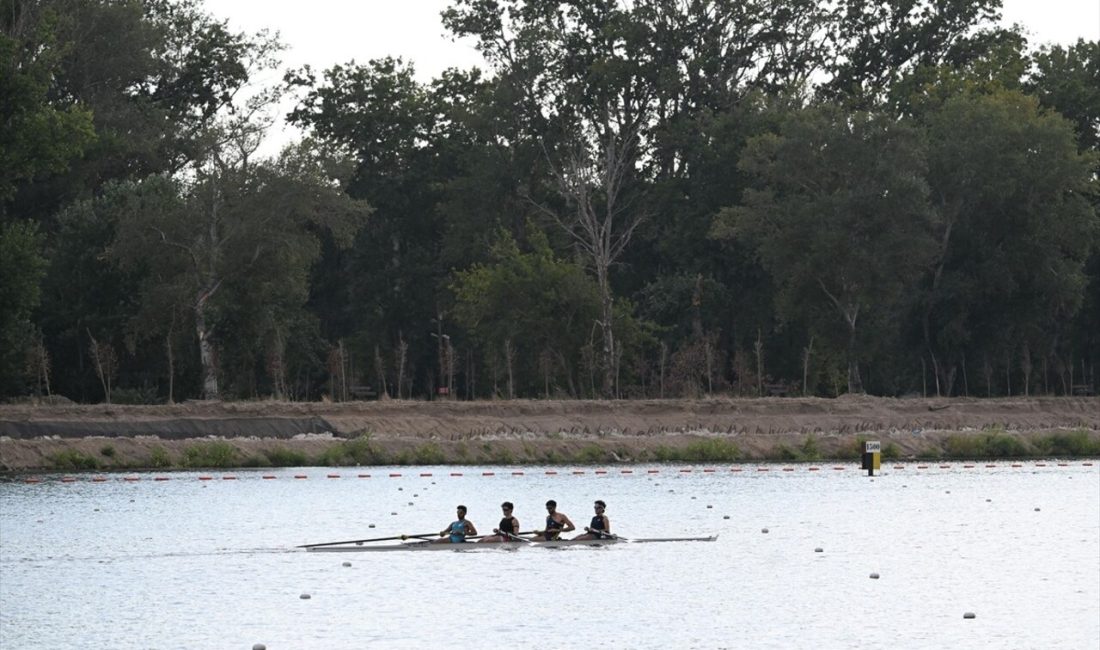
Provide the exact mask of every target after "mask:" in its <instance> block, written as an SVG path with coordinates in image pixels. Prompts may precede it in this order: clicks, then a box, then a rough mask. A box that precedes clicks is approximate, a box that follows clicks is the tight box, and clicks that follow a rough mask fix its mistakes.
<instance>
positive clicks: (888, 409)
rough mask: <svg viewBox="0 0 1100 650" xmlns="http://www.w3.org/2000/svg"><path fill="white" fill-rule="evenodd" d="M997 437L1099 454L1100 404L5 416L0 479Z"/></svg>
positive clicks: (769, 403)
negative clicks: (195, 467) (153, 468)
mask: <svg viewBox="0 0 1100 650" xmlns="http://www.w3.org/2000/svg"><path fill="white" fill-rule="evenodd" d="M990 430H997V431H1002V430H1003V431H1004V432H1005V434H1006V435H1007V436H1009V437H1015V438H1018V439H1019V440H1021V441H1023V443H1024V444H1025V447H1027V448H1028V449H1031V448H1038V447H1033V446H1029V442H1032V441H1036V440H1038V438H1039V437H1041V436H1043V435H1047V434H1049V433H1050V432H1057V431H1069V430H1083V431H1084V432H1085V435H1086V436H1087V437H1088V439H1089V440H1091V441H1093V442H1095V441H1097V440H1100V398H1096V397H1081V398H1052V397H1040V398H1011V399H991V400H986V399H892V398H874V397H863V396H859V397H850V396H846V397H842V398H839V399H817V398H765V399H706V400H644V401H529V400H515V401H486V402H450V401H438V402H409V401H382V402H353V403H340V404H335V403H286V402H235V403H219V402H213V403H207V402H188V403H184V404H177V405H170V406H106V405H72V404H70V405H50V406H47V405H5V406H0V469H2V470H7V471H20V470H29V469H42V468H51V467H58V468H60V467H62V466H61V465H60V464H59V463H58V458H59V454H65V453H69V456H68V457H69V458H70V459H72V458H74V457H76V458H79V457H80V456H73V453H78V454H81V455H83V457H87V458H93V459H95V461H96V464H97V465H98V466H99V467H101V468H107V469H110V468H112V467H117V468H124V467H140V466H147V465H148V464H149V463H150V462H151V461H155V462H153V464H154V465H164V463H165V462H167V463H168V464H169V465H173V466H178V465H182V464H185V462H188V461H187V459H186V454H187V451H188V449H189V448H193V447H194V446H195V445H196V444H197V443H199V442H200V441H209V440H210V439H211V438H213V439H217V440H224V441H225V442H226V443H227V444H229V445H231V446H232V447H233V449H234V450H235V452H234V454H235V456H234V458H235V460H236V462H239V463H245V464H247V463H249V462H252V463H259V464H264V463H266V462H272V461H271V458H272V454H275V455H278V454H280V453H281V454H283V456H282V457H283V458H286V457H288V456H287V454H288V453H289V454H291V455H290V456H289V457H290V458H291V460H294V459H296V458H306V459H307V460H314V459H317V458H319V457H321V456H322V455H324V454H325V453H326V451H328V452H329V456H328V459H329V460H332V461H335V460H337V459H339V458H340V455H339V454H335V455H333V454H332V453H331V450H332V448H333V447H334V446H339V445H346V444H347V441H348V440H351V439H357V438H361V437H363V436H367V437H368V440H369V449H366V448H363V449H360V450H359V451H364V449H365V451H366V453H367V462H417V463H421V462H423V463H483V462H498V463H511V462H517V463H524V462H530V463H541V462H586V461H587V462H615V461H631V460H635V461H646V460H660V459H671V458H672V457H674V456H676V453H677V450H679V451H680V452H683V453H682V454H681V457H682V458H684V459H687V460H690V459H692V458H693V454H694V455H695V456H697V457H698V459H699V460H705V459H706V458H705V456H706V455H707V454H708V453H709V454H711V455H717V456H719V457H721V456H725V455H728V454H729V453H730V449H733V448H735V449H736V450H737V456H738V457H739V458H744V459H762V458H784V457H795V456H797V455H799V454H801V455H804V456H810V455H818V456H820V457H848V456H851V455H853V454H854V450H855V448H856V441H857V439H858V438H864V439H866V438H875V439H880V440H882V442H883V445H884V446H889V445H892V446H893V447H892V448H893V451H894V453H896V454H897V455H899V456H900V457H907V456H918V455H924V456H935V455H938V454H939V453H942V452H943V450H944V446H945V444H946V443H947V441H948V440H949V439H950V438H956V439H957V438H958V437H959V436H968V435H974V434H981V433H983V432H988V431H990ZM708 444H709V445H711V446H710V447H709V448H708V447H706V445H708ZM701 445H702V446H701ZM708 449H709V451H708ZM265 459H267V460H265ZM193 460H194V459H193V458H192V459H191V462H193ZM354 460H355V461H356V462H358V461H360V460H362V458H359V457H356V458H355V459H354ZM275 462H277V461H275Z"/></svg>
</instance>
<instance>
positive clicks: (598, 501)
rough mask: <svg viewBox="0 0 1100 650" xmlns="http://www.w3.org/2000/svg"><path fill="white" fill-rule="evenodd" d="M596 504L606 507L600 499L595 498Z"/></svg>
mask: <svg viewBox="0 0 1100 650" xmlns="http://www.w3.org/2000/svg"><path fill="white" fill-rule="evenodd" d="M596 505H598V506H599V507H601V508H606V507H607V504H606V503H604V502H603V500H602V499H596Z"/></svg>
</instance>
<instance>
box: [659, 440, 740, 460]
mask: <svg viewBox="0 0 1100 650" xmlns="http://www.w3.org/2000/svg"><path fill="white" fill-rule="evenodd" d="M653 456H654V460H657V461H660V462H673V461H687V462H705V461H712V462H728V461H736V460H740V458H741V449H740V448H738V446H737V445H736V444H735V443H733V442H730V441H728V440H725V439H723V438H708V439H706V440H696V441H693V442H690V443H688V444H687V445H684V446H683V447H667V446H664V445H661V446H658V447H657V448H656V449H654V452H653Z"/></svg>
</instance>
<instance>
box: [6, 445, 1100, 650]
mask: <svg viewBox="0 0 1100 650" xmlns="http://www.w3.org/2000/svg"><path fill="white" fill-rule="evenodd" d="M990 465H991V466H987V464H986V463H971V464H963V463H946V464H941V463H934V464H930V465H917V464H915V463H906V464H904V465H897V466H895V465H888V466H885V467H884V468H883V469H882V471H881V473H880V474H879V475H877V476H875V477H874V478H869V477H867V476H866V474H865V473H863V472H860V471H859V470H858V469H857V468H856V466H855V465H852V464H846V465H834V464H827V465H825V464H822V465H813V466H811V465H802V464H799V465H759V466H757V465H744V466H735V467H734V468H730V467H729V466H717V467H715V466H706V467H704V466H699V467H694V468H686V467H684V466H681V465H675V466H669V465H664V466H661V465H647V466H626V467H621V466H615V467H612V468H608V469H607V470H606V473H596V472H597V468H591V467H588V468H573V467H555V468H548V467H522V468H502V467H400V468H398V467H394V468H386V467H381V468H380V467H371V468H316V467H314V468H299V469H279V470H271V469H266V470H255V471H252V470H232V471H217V472H211V471H207V472H181V473H168V474H165V473H161V474H154V473H141V474H126V475H122V474H110V475H105V476H102V477H95V476H92V475H79V476H76V477H63V476H62V475H37V476H36V477H34V478H32V480H36V481H39V482H30V483H28V482H25V480H26V477H9V479H8V480H6V481H4V482H0V646H2V647H3V648H50V649H55V648H71V647H81V648H211V649H219V650H220V649H228V648H243V649H245V650H247V649H249V648H252V647H253V645H254V644H258V643H262V644H265V645H266V647H267V648H268V649H269V650H276V649H288V648H295V649H298V648H423V647H428V646H443V645H465V646H487V647H488V646H520V647H528V648H530V647H534V646H536V645H540V646H546V645H550V646H566V647H570V646H578V647H598V646H599V645H607V646H615V647H620V648H743V647H750V646H751V647H754V648H825V647H828V648H834V647H836V648H839V647H845V648H882V647H890V648H945V647H959V648H984V647H989V648H1096V647H1100V615H1098V612H1100V467H1098V465H1100V462H1091V461H1081V460H1074V461H1068V462H1067V461H1063V462H1062V464H1061V465H1059V464H1058V462H1056V461H1045V462H1034V461H1023V462H1019V463H1016V465H1018V466H1016V467H1013V466H1012V464H1010V463H1007V462H1005V463H993V464H990ZM834 467H842V468H843V469H841V470H837V469H834ZM684 469H691V470H692V471H682V470H684ZM704 470H712V471H704ZM733 470H736V471H733ZM601 471H602V470H601ZM518 472H522V474H518ZM547 472H552V473H550V474H548V473H547ZM554 472H556V473H554ZM575 472H577V473H575ZM580 472H583V473H580ZM624 472H629V473H624ZM485 473H492V474H493V475H491V476H486V475H483V474H485ZM360 474H364V475H365V474H369V475H370V476H369V478H368V477H366V476H364V477H362V478H361V477H360ZM391 474H400V476H391ZM422 474H431V476H422ZM452 474H461V476H454V475H452ZM226 476H232V477H234V478H232V479H226V478H224V477H226ZM265 476H266V477H269V478H264V477H265ZM295 476H303V477H306V478H295ZM330 476H331V478H330ZM127 479H128V480H127ZM156 479H161V480H156ZM547 499H555V500H557V502H558V504H559V505H558V509H559V511H561V512H564V513H565V514H567V515H568V516H569V517H570V518H571V519H572V520H573V521H574V522H575V523H576V524H577V526H578V527H583V526H584V525H586V524H587V523H588V521H589V519H590V518H591V516H592V501H593V500H594V499H603V500H605V501H606V502H607V504H608V509H607V514H608V516H609V517H610V518H611V522H612V527H613V530H615V531H616V532H617V533H619V534H620V535H623V536H626V537H628V538H630V537H682V536H705V535H712V534H717V535H719V538H718V540H717V541H715V542H712V543H705V542H684V543H667V544H629V543H623V544H616V545H612V546H606V547H599V548H591V547H583V548H578V547H574V548H566V549H545V548H524V549H519V550H514V551H505V550H489V551H482V550H478V551H477V552H459V553H416V552H398V553H337V554H326V553H307V552H305V551H302V550H300V549H295V548H294V547H295V546H296V545H298V544H306V543H316V542H326V541H338V540H351V539H361V538H368V537H382V536H386V535H397V534H402V533H405V534H419V533H425V532H430V531H439V530H441V529H443V528H444V527H445V526H446V525H447V524H448V523H449V522H450V521H451V520H452V519H453V518H454V507H455V505H457V504H459V503H462V504H465V505H466V506H468V508H469V515H468V518H469V519H470V520H471V521H472V522H473V523H474V524H475V525H477V527H478V528H479V530H480V531H481V532H483V533H487V532H491V530H492V528H493V527H494V526H495V525H496V522H497V521H499V519H500V508H499V504H500V502H501V501H504V500H509V501H513V502H515V504H516V512H515V514H516V516H517V517H518V518H519V519H520V521H521V523H522V526H523V528H524V529H531V528H536V527H539V528H541V527H542V519H543V518H544V517H545V508H544V506H543V504H544V502H545V501H546V500H547ZM371 526H373V528H372V527H371ZM765 531H766V532H765ZM818 549H820V552H819V551H818ZM349 562H350V564H351V566H345V563H349ZM872 574H875V575H877V576H878V578H877V579H876V578H872V577H871V576H872ZM307 594H308V596H309V598H308V599H304V598H302V596H303V595H307ZM968 612H970V613H973V614H974V618H964V614H966V613H968Z"/></svg>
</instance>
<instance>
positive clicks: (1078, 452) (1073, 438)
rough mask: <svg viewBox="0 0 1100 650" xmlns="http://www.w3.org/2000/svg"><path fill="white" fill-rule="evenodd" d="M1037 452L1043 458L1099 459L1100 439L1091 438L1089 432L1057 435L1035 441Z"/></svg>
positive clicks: (1079, 430) (1082, 431)
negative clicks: (1084, 457)
mask: <svg viewBox="0 0 1100 650" xmlns="http://www.w3.org/2000/svg"><path fill="white" fill-rule="evenodd" d="M1035 448H1036V451H1037V452H1038V453H1039V454H1040V455H1042V456H1060V457H1071V458H1076V457H1082V456H1087V457H1098V456H1100V439H1098V438H1096V436H1090V435H1089V432H1088V431H1085V430H1084V429H1078V430H1077V431H1070V432H1068V433H1055V434H1051V435H1049V436H1045V437H1042V438H1039V439H1038V440H1036V441H1035Z"/></svg>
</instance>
